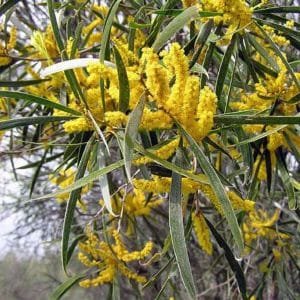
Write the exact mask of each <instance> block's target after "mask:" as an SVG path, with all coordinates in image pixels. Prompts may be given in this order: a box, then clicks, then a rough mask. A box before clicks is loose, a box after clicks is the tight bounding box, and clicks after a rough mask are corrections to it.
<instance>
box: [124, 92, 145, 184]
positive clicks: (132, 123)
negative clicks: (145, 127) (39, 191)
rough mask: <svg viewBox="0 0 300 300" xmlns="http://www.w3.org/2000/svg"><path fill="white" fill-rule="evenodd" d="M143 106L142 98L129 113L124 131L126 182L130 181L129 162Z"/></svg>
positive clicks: (143, 100)
mask: <svg viewBox="0 0 300 300" xmlns="http://www.w3.org/2000/svg"><path fill="white" fill-rule="evenodd" d="M144 106H145V99H144V96H142V97H141V100H140V101H139V103H138V104H137V106H136V107H135V109H134V110H133V111H132V112H131V114H130V117H129V120H128V123H127V125H126V129H125V139H124V163H125V170H126V174H127V177H128V180H129V181H131V173H130V170H131V161H132V155H133V149H134V142H135V140H136V138H137V134H138V129H139V125H140V122H141V119H142V115H143V111H144Z"/></svg>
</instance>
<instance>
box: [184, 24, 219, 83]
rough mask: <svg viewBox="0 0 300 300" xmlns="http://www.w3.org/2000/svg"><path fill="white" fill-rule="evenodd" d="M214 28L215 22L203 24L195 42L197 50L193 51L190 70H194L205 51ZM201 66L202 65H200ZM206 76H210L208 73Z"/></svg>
mask: <svg viewBox="0 0 300 300" xmlns="http://www.w3.org/2000/svg"><path fill="white" fill-rule="evenodd" d="M213 26H214V21H213V20H209V21H208V22H206V23H205V24H203V25H202V26H201V29H200V31H199V34H198V36H197V38H196V40H195V45H196V47H197V48H196V49H195V50H194V51H193V52H194V53H193V57H192V59H191V61H190V63H189V68H190V69H191V68H193V66H194V65H196V62H197V60H198V58H199V56H200V54H201V52H202V50H203V47H204V45H205V43H206V42H207V40H208V38H209V36H210V34H211V31H212V29H213ZM199 66H200V65H199ZM201 67H202V68H203V69H204V70H205V68H204V67H203V66H201ZM206 76H207V78H208V74H207V73H206Z"/></svg>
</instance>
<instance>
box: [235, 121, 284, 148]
mask: <svg viewBox="0 0 300 300" xmlns="http://www.w3.org/2000/svg"><path fill="white" fill-rule="evenodd" d="M286 127H287V125H281V126H278V127H276V128H273V129H270V130H267V131H265V132H263V133H260V134H257V135H255V136H253V137H251V138H249V139H246V140H243V141H241V142H239V143H237V144H234V145H232V147H236V146H241V145H245V144H249V143H253V142H256V141H258V140H260V139H262V138H265V137H267V136H269V135H270V134H272V133H275V132H277V131H280V130H282V129H284V128H286Z"/></svg>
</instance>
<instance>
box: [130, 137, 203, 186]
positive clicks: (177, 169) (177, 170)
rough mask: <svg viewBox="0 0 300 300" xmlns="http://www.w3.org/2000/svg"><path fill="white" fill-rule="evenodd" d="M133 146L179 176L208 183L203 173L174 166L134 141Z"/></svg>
mask: <svg viewBox="0 0 300 300" xmlns="http://www.w3.org/2000/svg"><path fill="white" fill-rule="evenodd" d="M134 147H135V149H136V150H137V151H138V152H139V153H141V154H143V155H145V156H146V157H149V158H151V159H152V160H153V161H155V162H156V163H158V164H159V165H161V166H163V167H164V168H166V169H168V170H171V171H173V172H175V173H178V174H180V175H181V176H185V177H186V178H190V179H193V180H195V181H197V182H201V183H205V184H208V180H207V178H206V176H205V175H203V174H197V175H196V174H193V173H191V172H188V171H187V170H185V169H182V168H180V167H178V166H176V165H175V164H173V163H171V162H169V161H167V160H165V159H161V158H159V157H158V156H156V155H155V154H153V153H151V152H150V151H147V150H145V149H143V148H142V146H141V145H139V144H137V143H135V146H134Z"/></svg>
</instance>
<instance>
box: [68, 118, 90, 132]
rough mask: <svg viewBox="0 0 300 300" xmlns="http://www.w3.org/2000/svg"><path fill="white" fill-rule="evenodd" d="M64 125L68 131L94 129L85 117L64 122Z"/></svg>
mask: <svg viewBox="0 0 300 300" xmlns="http://www.w3.org/2000/svg"><path fill="white" fill-rule="evenodd" d="M63 127H64V130H65V132H67V133H74V132H82V131H89V130H91V129H92V126H91V125H90V124H89V122H88V121H87V119H86V118H85V117H79V118H77V119H75V120H70V121H67V122H65V123H64V124H63Z"/></svg>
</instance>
